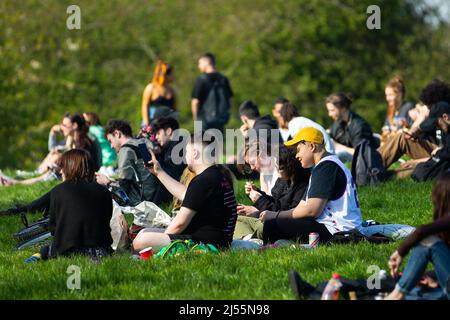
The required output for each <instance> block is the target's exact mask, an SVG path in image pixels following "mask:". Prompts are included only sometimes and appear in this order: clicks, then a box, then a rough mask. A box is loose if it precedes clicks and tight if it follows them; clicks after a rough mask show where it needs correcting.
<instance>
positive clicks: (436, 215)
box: [431, 171, 450, 244]
mask: <svg viewBox="0 0 450 320" xmlns="http://www.w3.org/2000/svg"><path fill="white" fill-rule="evenodd" d="M431 199H432V202H433V221H436V220H438V219H441V218H443V217H446V216H448V215H450V171H447V172H445V173H444V174H443V175H441V176H440V177H439V178H438V179H437V180H436V181H435V183H434V185H433V191H432V193H431ZM440 237H441V238H442V239H443V240H445V242H446V243H448V244H450V231H447V232H443V233H441V234H440Z"/></svg>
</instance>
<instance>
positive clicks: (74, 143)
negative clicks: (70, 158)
mask: <svg viewBox="0 0 450 320" xmlns="http://www.w3.org/2000/svg"><path fill="white" fill-rule="evenodd" d="M60 128H61V130H62V132H63V133H64V135H65V136H67V139H66V147H65V148H64V149H62V150H61V151H63V152H64V151H66V150H71V149H75V148H78V149H84V150H86V151H87V152H88V153H89V154H90V155H91V157H92V159H93V161H94V166H95V167H94V170H98V169H100V166H101V162H102V154H101V149H100V146H99V144H98V143H97V141H95V140H92V139H91V138H89V136H88V130H89V129H88V126H87V124H86V121H85V120H84V118H83V117H82V116H81V115H79V114H73V115H70V114H68V113H67V114H66V115H65V116H64V119H63V122H62V124H61V127H60ZM55 130H56V129H55ZM61 155H62V153H60V152H59V151H58V153H57V154H55V157H53V158H52V161H55V162H54V164H53V165H51V166H49V168H48V169H49V170H50V171H48V172H47V173H45V174H43V175H40V176H38V177H35V178H31V179H26V180H16V179H12V178H8V177H3V178H2V179H0V185H6V186H10V185H14V184H24V185H31V184H34V183H37V182H42V181H48V180H58V179H60V176H59V174H58V171H59V169H58V167H57V162H58V159H59V158H60V157H61Z"/></svg>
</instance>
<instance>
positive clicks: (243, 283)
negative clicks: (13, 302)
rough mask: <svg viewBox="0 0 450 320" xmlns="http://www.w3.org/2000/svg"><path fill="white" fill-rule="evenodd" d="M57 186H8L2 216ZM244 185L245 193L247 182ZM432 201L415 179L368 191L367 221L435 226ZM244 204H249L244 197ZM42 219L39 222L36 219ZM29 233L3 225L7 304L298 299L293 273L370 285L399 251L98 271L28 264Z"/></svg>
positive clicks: (137, 264) (124, 260)
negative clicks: (20, 238)
mask: <svg viewBox="0 0 450 320" xmlns="http://www.w3.org/2000/svg"><path fill="white" fill-rule="evenodd" d="M52 185H54V184H52V183H43V184H38V185H34V186H31V187H29V186H14V187H8V188H4V187H0V209H5V208H8V207H9V206H11V205H12V204H13V203H15V202H22V203H23V202H28V201H30V200H33V199H35V198H36V197H38V196H39V195H41V194H43V193H44V192H45V191H47V190H49V189H50V188H51V187H52ZM239 185H240V186H241V190H242V186H243V182H239ZM430 194H431V184H430V183H423V184H417V183H415V182H413V181H412V180H410V179H406V180H399V181H391V182H389V183H386V184H384V185H382V186H379V187H375V188H361V189H360V190H359V198H360V203H361V208H362V213H363V218H364V219H374V220H377V221H380V222H386V223H402V224H410V225H418V224H422V223H426V222H429V221H431V219H432V214H431V200H430ZM238 200H239V201H240V202H245V203H248V202H247V199H246V197H245V195H244V194H243V192H242V191H241V192H238ZM38 217H39V215H37V214H36V215H31V216H30V217H29V220H32V221H34V219H36V218H38ZM21 227H22V225H21V223H20V221H19V218H18V217H4V218H0V275H1V278H0V279H1V280H0V299H293V298H294V296H293V294H292V293H291V291H290V288H289V283H288V278H287V274H288V271H289V270H291V269H293V270H296V271H298V272H299V273H300V274H301V275H302V276H303V277H304V278H305V279H306V280H307V281H309V282H310V283H312V284H316V283H317V282H319V281H323V280H327V279H328V278H329V277H330V275H331V273H332V272H339V273H340V274H341V275H343V276H346V277H352V278H367V277H368V276H369V274H368V273H367V272H366V271H367V268H368V267H369V266H370V265H378V266H380V267H381V268H383V269H387V259H388V257H389V255H390V254H391V252H392V251H393V250H394V249H395V248H396V247H397V246H398V244H399V243H391V244H385V245H373V244H369V243H360V244H357V245H332V246H322V247H319V248H317V249H316V250H314V251H303V250H300V249H272V250H266V251H261V252H255V251H234V252H232V251H229V252H224V253H221V254H219V255H213V254H208V255H201V256H185V257H178V258H169V259H165V260H162V259H161V260H159V259H153V260H149V261H146V262H144V261H134V260H131V259H130V255H129V254H120V255H115V256H113V257H110V258H107V259H105V260H103V261H102V262H100V263H98V264H95V263H93V262H91V261H90V260H89V259H86V258H82V257H77V258H70V259H68V258H60V259H57V260H53V261H48V262H39V263H35V264H29V265H25V264H24V263H23V261H24V260H25V259H26V258H27V257H29V256H30V255H31V254H32V253H34V251H33V250H25V251H19V252H18V251H14V250H13V249H12V248H13V247H14V245H15V241H14V240H13V239H12V236H11V235H12V233H13V232H15V231H17V230H18V229H19V228H21ZM70 265H76V266H78V267H79V268H80V271H81V288H80V290H73V291H72V290H69V289H68V288H67V285H66V283H67V279H68V277H69V276H70V274H68V273H67V269H68V267H69V266H70Z"/></svg>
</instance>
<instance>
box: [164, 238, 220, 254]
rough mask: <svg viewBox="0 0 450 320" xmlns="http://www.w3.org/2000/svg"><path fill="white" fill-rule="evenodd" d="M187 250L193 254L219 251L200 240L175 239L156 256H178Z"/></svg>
mask: <svg viewBox="0 0 450 320" xmlns="http://www.w3.org/2000/svg"><path fill="white" fill-rule="evenodd" d="M188 252H191V253H195V254H199V253H207V252H212V253H219V250H218V249H217V248H216V247H215V246H214V245H212V244H210V243H207V244H204V243H202V242H195V241H192V240H175V241H173V242H172V243H171V244H169V245H167V246H165V247H164V248H162V249H161V250H160V251H159V252H158V253H157V254H156V257H160V258H164V257H178V256H179V255H181V254H184V253H188Z"/></svg>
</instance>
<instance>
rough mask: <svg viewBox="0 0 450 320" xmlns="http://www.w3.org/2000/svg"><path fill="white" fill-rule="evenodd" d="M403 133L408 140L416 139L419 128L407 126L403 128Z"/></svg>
mask: <svg viewBox="0 0 450 320" xmlns="http://www.w3.org/2000/svg"><path fill="white" fill-rule="evenodd" d="M402 132H403V134H404V135H405V138H406V139H408V140H412V141H415V140H416V137H415V135H416V133H417V128H415V127H414V128H411V129H409V130H408V129H407V128H403V130H402Z"/></svg>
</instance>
